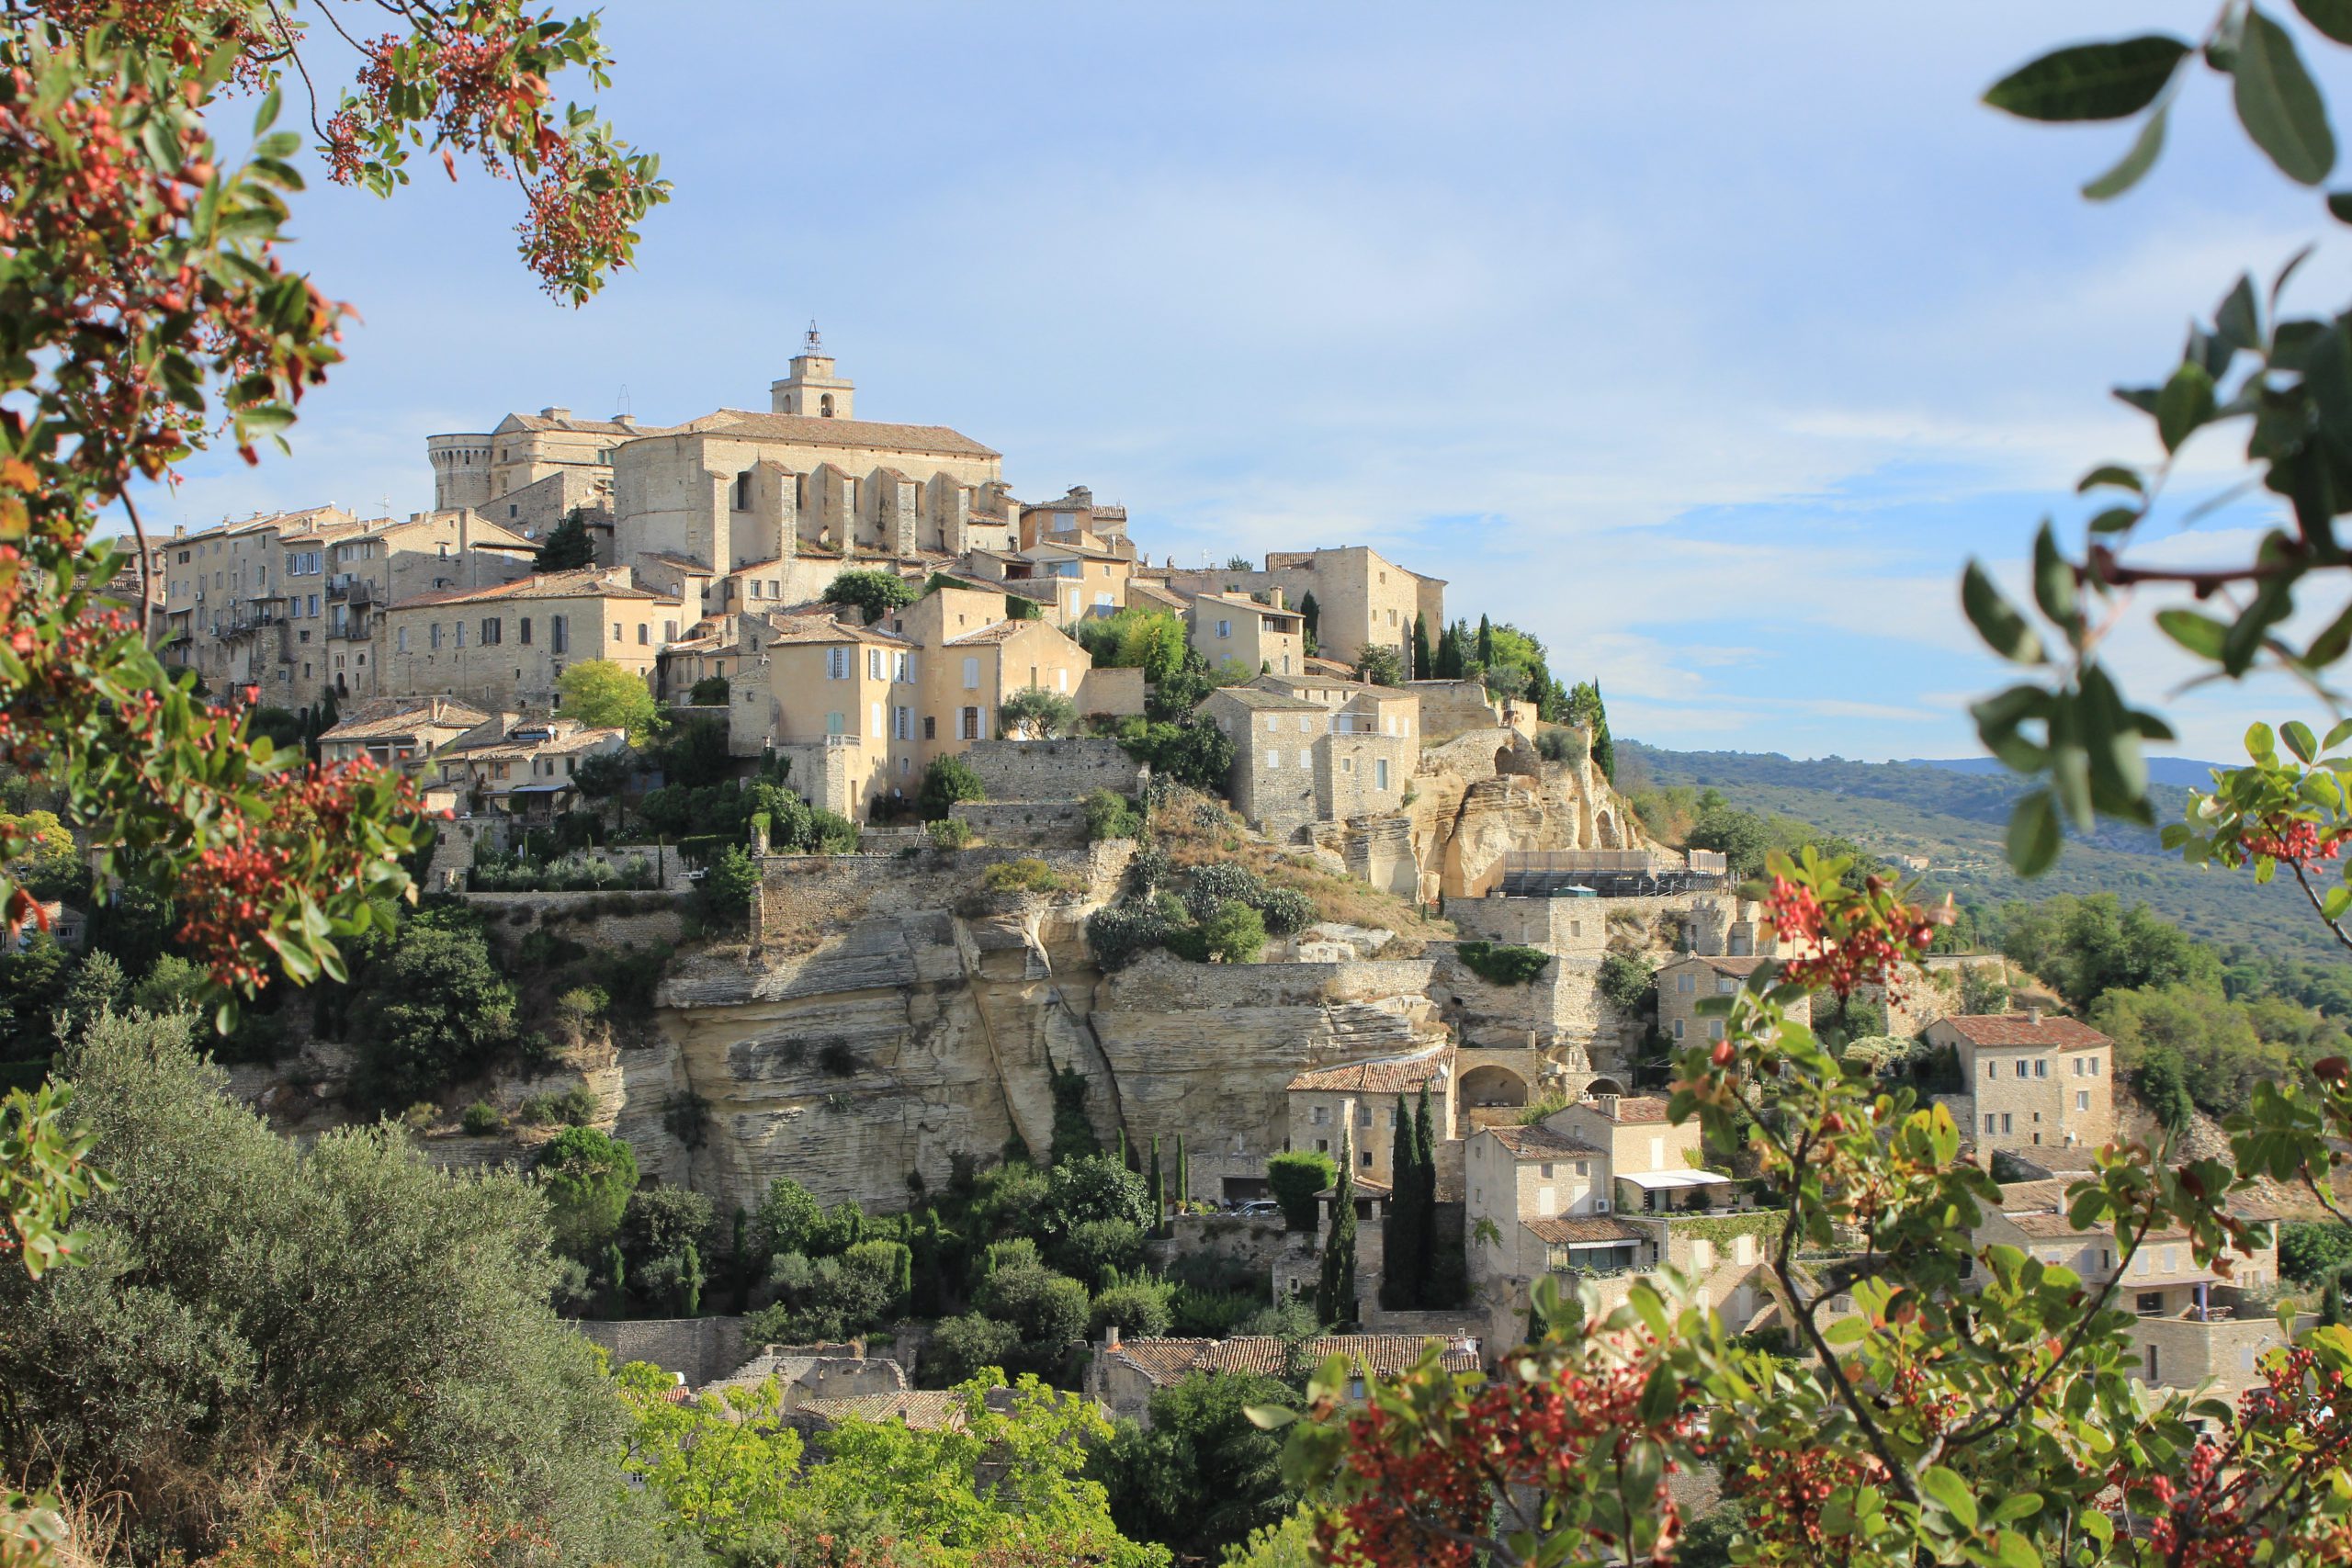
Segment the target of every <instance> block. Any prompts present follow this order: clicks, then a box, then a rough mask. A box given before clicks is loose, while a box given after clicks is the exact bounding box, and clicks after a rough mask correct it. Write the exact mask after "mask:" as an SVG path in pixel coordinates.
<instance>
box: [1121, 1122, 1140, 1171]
mask: <svg viewBox="0 0 2352 1568" xmlns="http://www.w3.org/2000/svg"><path fill="white" fill-rule="evenodd" d="M1119 1168H1120V1169H1121V1170H1133V1169H1134V1168H1136V1162H1135V1160H1134V1159H1133V1158H1131V1157H1130V1156H1128V1154H1127V1129H1126V1128H1125V1126H1124V1125H1122V1126H1121V1127H1120V1128H1119Z"/></svg>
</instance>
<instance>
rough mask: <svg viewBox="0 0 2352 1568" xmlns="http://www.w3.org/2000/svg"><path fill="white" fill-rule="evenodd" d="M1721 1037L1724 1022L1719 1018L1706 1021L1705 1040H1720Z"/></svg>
mask: <svg viewBox="0 0 2352 1568" xmlns="http://www.w3.org/2000/svg"><path fill="white" fill-rule="evenodd" d="M1723 1037H1724V1021H1723V1020H1722V1019H1719V1018H1711V1019H1709V1020H1708V1021H1707V1038H1708V1039H1710V1040H1721V1039H1722V1038H1723Z"/></svg>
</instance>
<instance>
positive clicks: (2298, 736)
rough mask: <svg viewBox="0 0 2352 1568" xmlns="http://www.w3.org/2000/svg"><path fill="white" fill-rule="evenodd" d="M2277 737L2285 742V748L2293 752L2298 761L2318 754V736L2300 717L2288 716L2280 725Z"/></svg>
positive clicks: (2306, 760)
mask: <svg viewBox="0 0 2352 1568" xmlns="http://www.w3.org/2000/svg"><path fill="white" fill-rule="evenodd" d="M2278 739H2281V740H2284V741H2285V742H2286V743H2287V750H2290V751H2292V752H2293V753H2294V754H2295V761H2298V762H2308V761H2311V760H2312V758H2313V757H2316V756H2318V755H2319V737H2317V736H2316V735H2313V734H2312V727H2311V726H2310V725H2308V724H2305V723H2304V722H2303V721H2302V720H2301V719H2300V718H2290V719H2289V720H2288V721H2287V722H2286V723H2284V724H2282V725H2280V726H2279V727H2278Z"/></svg>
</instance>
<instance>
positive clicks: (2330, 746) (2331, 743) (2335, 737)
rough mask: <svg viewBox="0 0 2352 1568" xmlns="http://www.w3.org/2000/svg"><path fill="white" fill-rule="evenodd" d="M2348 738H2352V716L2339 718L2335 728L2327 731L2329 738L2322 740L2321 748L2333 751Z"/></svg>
mask: <svg viewBox="0 0 2352 1568" xmlns="http://www.w3.org/2000/svg"><path fill="white" fill-rule="evenodd" d="M2346 740H2352V718H2346V719H2339V720H2337V721H2336V725H2335V728H2333V729H2331V730H2329V731H2328V732H2327V739H2324V740H2323V741H2321V742H2320V750H2323V751H2333V750H2335V749H2336V748H2337V747H2338V746H2341V745H2343V744H2344V743H2345V741H2346Z"/></svg>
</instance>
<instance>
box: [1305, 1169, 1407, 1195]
mask: <svg viewBox="0 0 2352 1568" xmlns="http://www.w3.org/2000/svg"><path fill="white" fill-rule="evenodd" d="M1348 1187H1349V1190H1350V1193H1351V1197H1354V1198H1387V1197H1392V1196H1394V1195H1395V1193H1396V1191H1397V1189H1395V1188H1394V1187H1391V1186H1389V1185H1388V1183H1386V1182H1385V1181H1375V1180H1374V1179H1372V1178H1371V1177H1369V1176H1366V1175H1364V1174H1363V1172H1362V1171H1358V1172H1356V1173H1355V1174H1354V1175H1353V1176H1351V1177H1350V1178H1349V1179H1348ZM1339 1195H1340V1184H1339V1183H1338V1182H1336V1181H1334V1182H1333V1183H1331V1185H1330V1186H1329V1187H1326V1188H1325V1189H1323V1190H1322V1191H1320V1192H1317V1194H1316V1196H1317V1198H1337V1197H1338V1196H1339Z"/></svg>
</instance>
